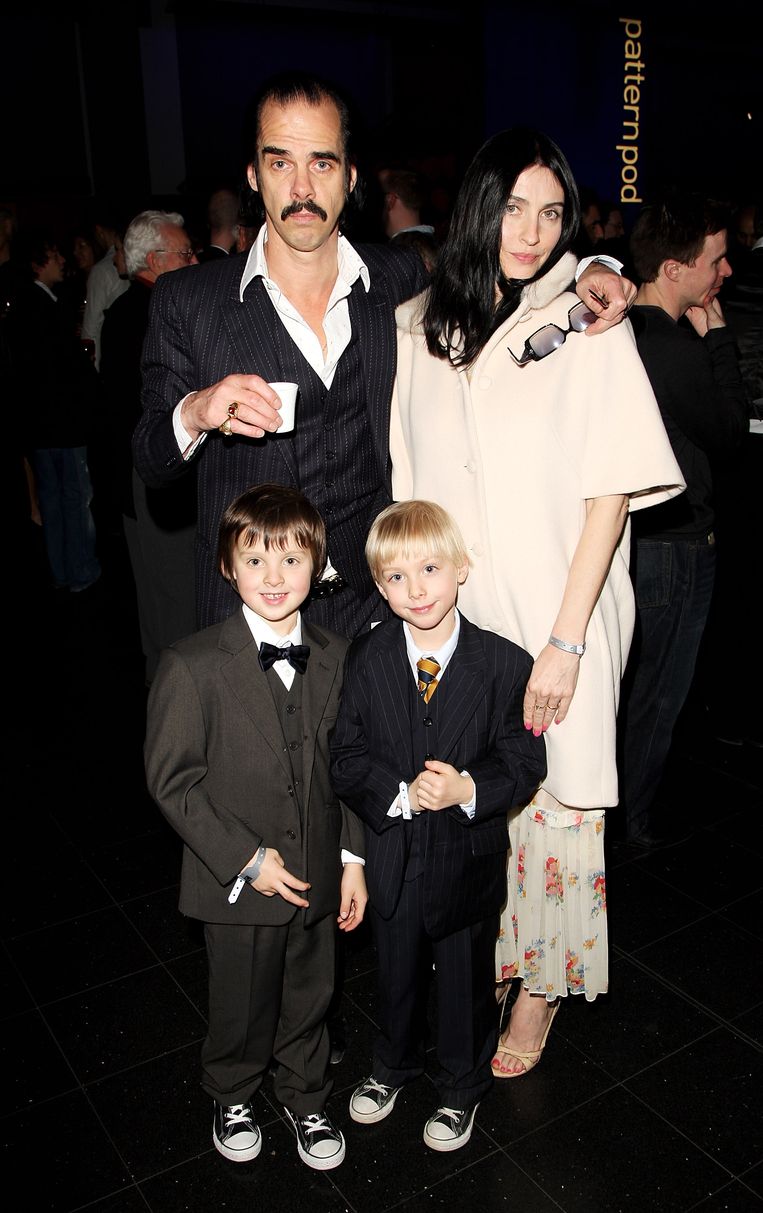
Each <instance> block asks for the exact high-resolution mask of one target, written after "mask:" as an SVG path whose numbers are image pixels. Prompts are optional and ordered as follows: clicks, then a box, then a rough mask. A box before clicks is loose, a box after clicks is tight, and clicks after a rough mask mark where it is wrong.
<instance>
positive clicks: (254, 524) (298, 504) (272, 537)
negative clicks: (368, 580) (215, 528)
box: [217, 484, 326, 581]
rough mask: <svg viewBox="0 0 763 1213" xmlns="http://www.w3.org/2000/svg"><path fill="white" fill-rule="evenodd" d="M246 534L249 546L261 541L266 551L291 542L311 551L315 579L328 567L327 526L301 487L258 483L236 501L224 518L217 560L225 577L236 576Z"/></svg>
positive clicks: (221, 525)
mask: <svg viewBox="0 0 763 1213" xmlns="http://www.w3.org/2000/svg"><path fill="white" fill-rule="evenodd" d="M242 537H243V541H244V544H245V545H246V547H251V546H252V545H253V544H256V543H261V544H262V546H263V547H264V548H265V551H266V552H268V551H270V549H271V548H285V547H286V545H287V543H288V541H289V540H291V541H292V542H293V543H296V545H297V546H298V547H300V548H304V549H305V550H306V551H307V552H309V553H310V557H311V559H312V562H313V580H314V581H317V580H318V579H319V578H320V576H321V574H322V573H323V570H324V569H325V567H326V526H325V523H324V521H323V519H322V518H321V516H320V514H319V513H318V511H317V510H316V508H315V506H314V505H313V503H312V502H311V501H308V499H307V497H304V496H303V495H302V493H300V492H298V490H297V489H292V488H287V487H286V486H285V485H281V484H257V485H255V486H254V487H253V488H251V489H247V490H246V492H245V493H242V494H241V495H240V497H237V498H236V500H235V501H232V502H231V504H230V505H229V506H228V508H227V509H226V510H225V513H224V514H223V516H222V518H221V519H220V532H219V540H218V545H217V559H218V563H219V565H220V568H221V570H222V574H223V577H225V578H226V580H228V581H231V580H232V579H233V553H234V550H235V547H236V544H237V543H238V541H239V539H241V538H242Z"/></svg>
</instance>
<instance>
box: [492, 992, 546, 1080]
mask: <svg viewBox="0 0 763 1213" xmlns="http://www.w3.org/2000/svg"><path fill="white" fill-rule="evenodd" d="M559 1006H560V1004H559V1003H558V1002H557V1003H556V1005H555V1006H554V1007H553V1008H552V1010H551V1016H550V1018H549V1021H548V1023H547V1024H546V1030H545V1032H544V1033H543V1039H542V1041H541V1042H540V1048H539V1049H530V1050H529V1051H528V1052H527V1053H523V1052H521V1050H519V1049H507V1048H506V1045H505V1044H503V1043H502V1040H501V1039H499V1041H498V1047H497V1048H496V1051H495V1057H494V1058H493V1060H492V1062H491V1063H490V1064H491V1066H492V1068H493V1078H523V1077H524V1075H525V1074H529V1073H530V1071H531V1070H534V1069H535V1067H536V1066H537V1064H538V1062H539V1061H540V1059H541V1054H542V1052H543V1050H544V1049H545V1047H546V1040H547V1039H548V1034H549V1032H550V1031H551V1025H552V1023H553V1022H554V1016H555V1015H556V1013H557V1011H558V1010H559ZM501 1054H503V1055H504V1056H505V1057H513V1058H514V1059H515V1060H516V1061H521V1063H522V1065H523V1066H524V1069H523V1070H501V1069H500V1068H499V1066H497V1065H496V1062H500V1058H501Z"/></svg>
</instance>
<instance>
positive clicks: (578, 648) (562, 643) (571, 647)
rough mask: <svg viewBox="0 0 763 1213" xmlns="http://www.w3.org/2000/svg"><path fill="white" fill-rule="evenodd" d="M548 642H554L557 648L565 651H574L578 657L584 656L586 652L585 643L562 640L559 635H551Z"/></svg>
mask: <svg viewBox="0 0 763 1213" xmlns="http://www.w3.org/2000/svg"><path fill="white" fill-rule="evenodd" d="M548 643H549V644H552V645H553V646H554V648H555V649H561V650H562V652H564V653H574V654H575V656H576V657H582V656H583V654H584V653H585V644H568V643H567V641H566V640H560V639H559V637H558V636H549V638H548Z"/></svg>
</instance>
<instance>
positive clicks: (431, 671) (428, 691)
mask: <svg viewBox="0 0 763 1213" xmlns="http://www.w3.org/2000/svg"><path fill="white" fill-rule="evenodd" d="M416 669H417V670H418V672H419V679H418V683H417V685H418V688H419V695H420V696H421V698H422V699H423V700H424V703H429V700H430V699H431V698H432V696H433V695H434V693H435V691H436V689H437V675H438V674H439V673H440V665H439V662H437V661H435V659H434V657H420V658H419V660H418V661H417V662H416Z"/></svg>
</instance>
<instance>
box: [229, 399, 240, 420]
mask: <svg viewBox="0 0 763 1213" xmlns="http://www.w3.org/2000/svg"><path fill="white" fill-rule="evenodd" d="M228 416H229V417H238V400H234V401H233V402H232V403H231V404H229V405H228Z"/></svg>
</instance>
